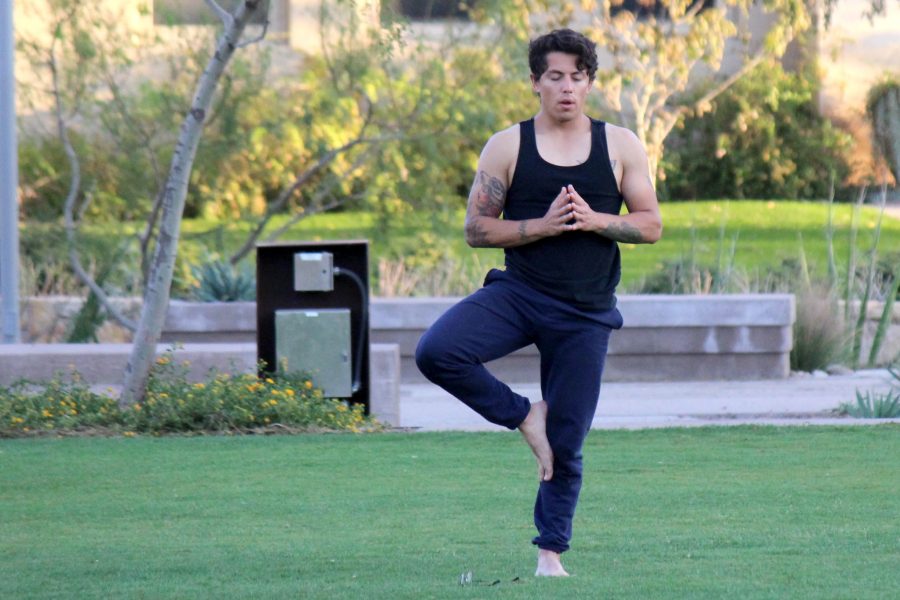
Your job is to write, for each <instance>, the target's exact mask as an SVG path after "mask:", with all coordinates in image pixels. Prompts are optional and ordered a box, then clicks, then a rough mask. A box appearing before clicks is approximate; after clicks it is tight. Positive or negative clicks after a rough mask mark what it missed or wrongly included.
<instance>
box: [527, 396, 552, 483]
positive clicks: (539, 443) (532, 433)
mask: <svg viewBox="0 0 900 600" xmlns="http://www.w3.org/2000/svg"><path fill="white" fill-rule="evenodd" d="M519 431H521V432H522V435H523V436H524V437H525V441H526V442H528V445H529V446H531V451H532V452H534V456H535V457H536V458H537V461H538V477H539V478H540V479H541V481H550V480H551V479H552V478H553V450H551V449H550V442H549V441H547V403H546V402H544V401H543V400H541V401H540V402H535V403H534V404H532V405H531V410H529V411H528V416H527V417H525V420H524V421H522V424H521V425H519Z"/></svg>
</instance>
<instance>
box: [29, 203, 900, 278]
mask: <svg viewBox="0 0 900 600" xmlns="http://www.w3.org/2000/svg"><path fill="white" fill-rule="evenodd" d="M661 208H662V214H663V221H664V233H663V239H662V240H661V241H660V242H659V243H657V244H655V245H652V246H646V245H633V244H623V245H622V253H623V259H622V264H623V276H622V286H621V288H620V289H621V290H623V291H628V290H629V288H633V287H634V286H635V285H637V284H638V283H639V282H640V280H642V279H643V278H645V277H647V276H648V275H651V274H652V273H654V272H657V271H659V270H660V269H661V268H662V267H663V265H664V264H665V263H666V262H667V261H668V262H671V261H677V260H685V261H687V260H690V257H693V259H694V260H696V261H697V262H698V263H700V264H703V265H706V266H713V265H715V264H716V261H717V260H718V257H719V255H720V254H722V255H723V256H725V257H727V255H728V254H729V252H730V249H731V244H732V240H733V239H734V238H735V236H737V243H736V246H735V248H736V250H735V255H734V263H735V266H736V268H737V269H740V270H742V271H743V272H745V273H746V274H747V276H748V278H749V279H751V280H752V281H762V280H764V279H765V278H766V277H767V276H768V275H769V274H770V273H771V272H772V271H773V270H775V269H777V268H778V267H780V266H781V264H782V263H783V261H785V260H792V261H794V262H795V263H796V261H797V260H798V258H799V256H800V248H801V241H800V240H801V237H802V246H803V248H804V251H805V253H806V256H807V259H808V262H809V265H810V268H811V269H812V270H813V272H814V275H816V274H817V275H819V276H821V277H824V276H825V274H826V272H827V260H826V250H825V249H826V242H825V230H826V224H827V222H828V205H827V204H825V203H821V202H819V203H817V202H792V201H778V202H772V201H752V200H744V201H698V202H667V203H663V204H662V205H661ZM852 212H853V207H852V205H850V204H835V205H834V224H835V255H836V256H835V258H836V261H837V263H838V269H839V270H842V271H846V264H847V254H848V248H849V237H850V233H849V231H850V222H851V214H852ZM463 217H464V214H463V211H462V210H459V211H456V212H454V213H447V214H441V215H435V214H430V213H426V212H422V213H413V214H410V215H407V216H405V217H404V218H403V219H402V220H397V221H394V222H392V223H391V225H390V226H389V227H388V228H387V229H384V228H383V227H381V226H380V225H379V223H378V221H377V219H376V217H375V215H373V214H371V213H358V212H346V213H335V214H321V215H313V216H311V217H309V218H308V219H305V220H302V221H300V222H299V223H297V224H296V225H294V226H293V227H292V228H291V229H290V230H289V232H288V233H286V234H285V235H284V236H283V237H282V240H331V239H369V240H370V241H371V251H370V257H371V270H372V275H373V281H374V279H375V278H377V270H378V268H377V264H378V259H379V258H381V257H387V258H392V259H397V258H399V257H404V258H406V259H407V260H408V259H409V258H410V257H411V256H421V257H423V260H424V262H426V263H427V262H428V261H432V262H433V260H434V257H436V256H444V257H448V258H451V259H453V260H454V261H455V263H456V264H457V265H458V268H459V269H461V270H463V271H465V272H466V273H467V275H466V277H465V278H464V280H465V281H467V282H471V285H472V286H476V285H477V284H479V283H480V281H481V279H482V278H483V274H484V272H485V271H486V270H487V269H488V268H490V267H492V266H499V265H502V263H503V252H502V251H501V250H497V249H479V250H472V249H471V248H468V247H467V246H466V244H465V241H464V239H463ZM286 219H287V217H285V216H282V217H278V218H275V219H273V222H272V228H274V227H277V226H279V225H280V224H282V223H284V222H285V221H286ZM877 220H878V210H877V208H875V207H873V206H865V207H864V208H863V211H862V215H861V218H860V221H859V228H858V230H859V235H858V238H857V249H858V250H859V252H860V253H863V252H867V251H868V250H869V248H870V247H871V243H872V233H873V232H874V229H875V224H876V222H877ZM28 227H31V228H32V229H33V231H34V233H33V234H32V235H35V236H39V237H47V235H46V234H45V232H44V230H45V229H48V227H49V226H46V225H33V224H32V225H28V226H26V228H28ZM135 227H136V225H124V226H123V228H124V229H126V230H128V231H132V230H134V229H135ZM250 229H251V224H250V223H247V222H239V221H233V222H228V223H219V222H212V221H204V220H199V219H194V220H190V219H189V220H186V221H185V223H184V225H183V229H182V237H183V245H182V251H183V252H185V253H187V254H188V255H191V256H193V257H194V258H195V259H197V258H199V257H202V255H203V254H204V252H203V251H202V250H201V248H207V249H209V250H211V251H219V252H221V253H223V254H227V253H229V252H231V251H233V250H234V249H236V248H237V247H239V246H240V245H241V243H242V242H243V240H244V239H245V238H246V236H247V234H248V232H249V231H250ZM109 235H110V230H109V228H108V226H103V227H97V228H93V229H88V230H87V231H86V232H85V236H84V237H85V238H90V237H91V236H101V237H103V236H109ZM720 240H723V241H720ZM879 254H880V255H881V256H882V257H883V259H884V261H885V262H886V263H887V264H896V263H898V262H900V218H896V217H890V216H887V217H885V219H884V224H883V229H882V233H881V241H880V245H879ZM861 261H862V259H860V262H861ZM420 262H422V261H420ZM468 285H469V284H468V283H464V284H463V286H462V287H463V288H465V287H467V286H468ZM456 287H459V286H458V285H457V286H456ZM373 288H374V289H375V290H376V293H377V291H378V287H377V284H376V285H374V286H373ZM459 292H460V290H458V289H452V290H450V293H459Z"/></svg>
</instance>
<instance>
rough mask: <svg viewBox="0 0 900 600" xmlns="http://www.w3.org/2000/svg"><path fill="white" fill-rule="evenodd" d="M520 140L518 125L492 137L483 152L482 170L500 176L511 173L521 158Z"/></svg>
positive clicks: (480, 161) (480, 160) (481, 159)
mask: <svg viewBox="0 0 900 600" xmlns="http://www.w3.org/2000/svg"><path fill="white" fill-rule="evenodd" d="M519 138H520V135H519V124H518V123H516V124H515V125H513V126H511V127H507V128H506V129H504V130H502V131H498V132H497V133H495V134H494V135H492V136H491V138H490V139H489V140H488V141H487V143H486V144H485V145H484V150H482V151H481V158H480V159H479V163H480V164H481V167H480V168H482V169H486V170H488V171H489V172H492V173H495V174H498V175H499V174H500V173H509V172H510V171H511V170H512V168H513V166H514V165H515V162H516V159H517V158H518V156H519Z"/></svg>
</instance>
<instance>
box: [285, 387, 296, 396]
mask: <svg viewBox="0 0 900 600" xmlns="http://www.w3.org/2000/svg"><path fill="white" fill-rule="evenodd" d="M284 393H285V394H287V395H288V396H293V395H294V390H292V389H290V388H288V389H286V390H284Z"/></svg>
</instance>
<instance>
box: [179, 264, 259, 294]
mask: <svg viewBox="0 0 900 600" xmlns="http://www.w3.org/2000/svg"><path fill="white" fill-rule="evenodd" d="M191 272H192V273H193V275H194V277H195V278H196V280H197V286H196V288H195V289H194V297H195V298H196V299H197V300H199V301H201V302H240V301H242V300H255V299H256V276H255V275H254V273H253V272H252V271H251V270H250V269H249V268H247V267H243V268H237V267H235V266H234V265H232V264H231V263H229V262H228V261H224V260H214V261H210V262H206V263H204V264H202V265H199V266H194V267H192V268H191Z"/></svg>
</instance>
